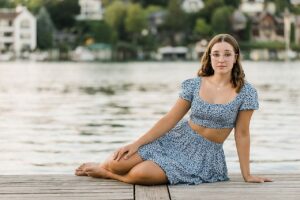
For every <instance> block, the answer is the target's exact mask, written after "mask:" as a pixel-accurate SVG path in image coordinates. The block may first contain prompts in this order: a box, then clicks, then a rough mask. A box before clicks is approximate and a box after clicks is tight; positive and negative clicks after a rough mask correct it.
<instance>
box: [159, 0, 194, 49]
mask: <svg viewBox="0 0 300 200" xmlns="http://www.w3.org/2000/svg"><path fill="white" fill-rule="evenodd" d="M186 19H187V15H186V14H185V12H184V11H183V10H182V9H181V4H180V1H179V0H172V1H169V5H168V9H167V15H166V19H165V22H164V24H163V27H162V28H163V29H164V30H165V32H166V33H167V39H169V40H170V41H169V42H170V43H171V45H178V43H181V42H182V39H183V38H182V35H183V34H182V33H184V32H185V30H186V27H187V26H188V24H187V23H186Z"/></svg>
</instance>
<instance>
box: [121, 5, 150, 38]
mask: <svg viewBox="0 0 300 200" xmlns="http://www.w3.org/2000/svg"><path fill="white" fill-rule="evenodd" d="M146 25H147V19H146V16H145V13H144V11H143V9H142V7H141V6H140V5H139V4H131V5H129V7H128V9H127V15H126V19H125V29H126V31H127V32H129V33H132V34H134V35H135V37H137V36H138V35H140V34H141V31H142V30H143V29H144V28H145V27H146Z"/></svg>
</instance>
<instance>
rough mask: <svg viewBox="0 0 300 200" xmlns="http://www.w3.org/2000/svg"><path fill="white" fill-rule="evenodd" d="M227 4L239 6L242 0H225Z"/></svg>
mask: <svg viewBox="0 0 300 200" xmlns="http://www.w3.org/2000/svg"><path fill="white" fill-rule="evenodd" d="M224 3H225V5H227V6H232V7H234V8H238V7H239V6H240V4H241V0H224Z"/></svg>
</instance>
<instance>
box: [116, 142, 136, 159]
mask: <svg viewBox="0 0 300 200" xmlns="http://www.w3.org/2000/svg"><path fill="white" fill-rule="evenodd" d="M138 149H139V145H136V144H135V143H132V144H129V145H126V146H124V147H121V148H119V149H117V150H116V151H115V152H114V160H117V161H119V160H120V159H121V158H122V157H124V159H125V160H126V159H128V158H129V157H130V156H132V155H133V154H134V153H135V152H137V151H138Z"/></svg>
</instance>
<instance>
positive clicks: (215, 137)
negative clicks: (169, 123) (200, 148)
mask: <svg viewBox="0 0 300 200" xmlns="http://www.w3.org/2000/svg"><path fill="white" fill-rule="evenodd" d="M188 123H189V126H190V127H191V128H192V129H193V130H194V131H195V132H196V133H198V134H199V135H201V136H202V137H204V138H206V139H207V140H209V141H212V142H215V143H223V142H224V141H225V140H226V138H227V137H228V136H229V134H230V132H231V131H232V128H221V129H217V128H207V127H204V126H200V125H198V124H195V123H193V122H192V121H191V120H189V121H188Z"/></svg>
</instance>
